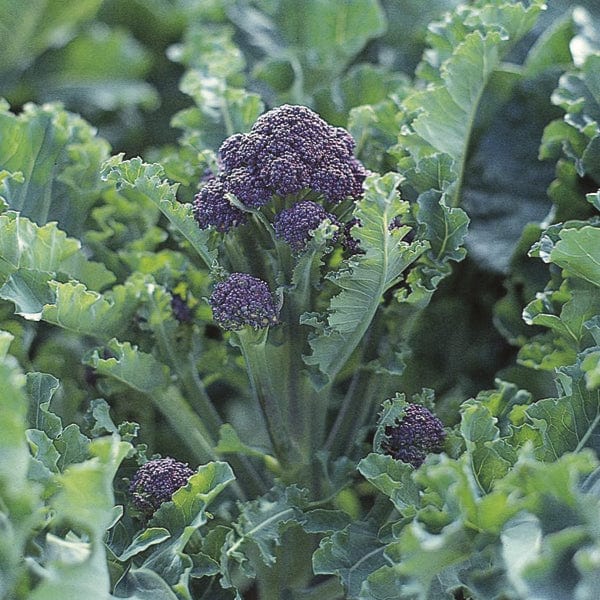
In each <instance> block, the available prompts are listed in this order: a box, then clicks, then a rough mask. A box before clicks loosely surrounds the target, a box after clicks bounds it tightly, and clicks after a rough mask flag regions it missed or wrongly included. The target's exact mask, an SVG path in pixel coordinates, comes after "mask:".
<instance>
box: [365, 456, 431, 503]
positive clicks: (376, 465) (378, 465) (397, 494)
mask: <svg viewBox="0 0 600 600" xmlns="http://www.w3.org/2000/svg"><path fill="white" fill-rule="evenodd" d="M357 468H358V470H359V472H360V473H361V475H362V476H363V477H365V478H366V479H367V480H368V481H369V482H370V483H372V484H373V485H374V486H375V487H376V488H377V489H378V490H379V491H381V492H382V493H383V494H385V495H386V496H389V498H390V500H391V501H392V502H393V503H394V506H395V507H396V509H397V510H398V511H399V512H400V513H401V514H410V512H412V511H414V510H415V509H416V507H418V506H419V503H420V499H419V490H418V487H417V485H416V484H415V482H414V481H413V479H412V473H413V471H414V468H413V467H412V466H410V465H409V464H407V463H404V462H402V461H400V460H395V459H394V458H392V457H391V456H387V455H385V454H375V453H371V454H369V455H368V456H367V457H365V458H363V459H362V460H361V461H360V462H359V463H358V467H357Z"/></svg>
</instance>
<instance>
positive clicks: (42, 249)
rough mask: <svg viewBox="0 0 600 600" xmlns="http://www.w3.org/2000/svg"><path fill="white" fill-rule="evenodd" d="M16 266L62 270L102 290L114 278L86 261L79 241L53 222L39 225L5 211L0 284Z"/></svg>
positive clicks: (1, 220) (0, 217)
mask: <svg viewBox="0 0 600 600" xmlns="http://www.w3.org/2000/svg"><path fill="white" fill-rule="evenodd" d="M19 269H29V270H31V271H41V272H44V273H55V274H58V273H62V274H65V275H67V276H69V277H72V278H74V279H77V280H79V281H81V282H82V283H84V284H85V285H87V286H88V287H89V288H91V289H102V288H103V287H105V286H106V285H108V284H110V283H112V282H113V281H114V279H115V278H114V275H113V274H112V273H111V272H110V271H108V269H106V267H105V266H104V265H102V264H100V263H94V262H90V261H87V260H86V259H85V256H84V254H83V253H82V252H81V243H80V242H79V241H78V240H75V239H73V238H68V237H67V236H66V234H65V233H64V232H63V231H61V230H60V229H58V227H57V226H56V223H48V224H46V225H43V226H42V227H39V226H38V225H36V224H35V223H33V222H32V221H30V220H29V219H27V218H25V217H21V216H20V215H18V214H17V213H14V212H6V213H4V214H2V215H0V283H2V284H4V283H6V281H7V279H8V278H9V276H10V275H11V274H13V273H14V272H16V271H17V270H19Z"/></svg>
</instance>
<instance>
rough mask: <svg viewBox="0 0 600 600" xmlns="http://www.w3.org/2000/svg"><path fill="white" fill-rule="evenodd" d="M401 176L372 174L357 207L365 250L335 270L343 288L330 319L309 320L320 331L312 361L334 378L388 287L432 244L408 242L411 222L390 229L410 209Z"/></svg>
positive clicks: (357, 230) (312, 341) (335, 279)
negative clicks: (401, 187)
mask: <svg viewBox="0 0 600 600" xmlns="http://www.w3.org/2000/svg"><path fill="white" fill-rule="evenodd" d="M399 182H400V177H399V176H398V175H396V174H394V173H389V174H387V175H385V176H383V177H380V178H377V177H374V176H373V177H370V178H368V179H367V183H366V184H365V186H366V187H365V195H364V197H363V199H362V200H360V201H359V202H358V205H357V207H356V209H355V211H354V216H355V217H356V218H357V219H359V220H360V223H361V226H360V227H354V228H353V234H352V235H354V236H355V237H356V238H357V239H358V240H359V243H360V245H361V247H362V248H363V250H364V251H365V254H362V255H357V256H356V257H354V258H353V259H351V260H350V261H349V262H348V265H347V266H346V268H343V269H342V270H341V271H339V272H337V273H336V274H334V275H331V277H330V278H331V280H332V281H333V282H334V283H335V284H336V285H337V286H338V287H339V288H341V290H342V291H341V292H340V293H339V294H337V295H336V296H334V297H333V298H332V300H331V302H330V306H329V312H328V314H327V317H326V322H325V323H318V321H317V322H316V321H315V318H314V316H312V317H309V316H306V317H305V318H304V319H303V322H305V323H307V324H311V325H313V326H315V327H316V328H317V329H318V330H320V331H319V335H313V336H312V337H311V338H310V340H309V342H310V345H311V348H312V354H311V355H310V356H308V357H306V359H305V360H306V362H307V364H310V365H318V367H319V369H320V370H321V371H322V372H323V373H324V374H325V375H326V376H327V377H328V378H329V379H330V380H333V379H334V378H335V375H336V374H337V373H338V372H339V370H340V368H341V367H342V366H343V365H344V363H345V362H346V361H347V360H348V358H349V357H350V355H351V354H352V352H353V351H354V349H355V348H356V346H357V345H358V343H359V342H360V340H361V339H362V337H363V335H364V333H365V331H366V330H367V328H368V327H369V325H370V323H371V321H372V319H373V317H374V316H375V313H376V311H377V308H378V307H379V304H380V302H381V298H382V296H383V293H384V292H385V291H386V290H387V289H389V288H390V287H392V286H393V285H395V284H396V283H398V282H399V281H400V280H401V279H402V275H403V272H404V271H405V269H406V268H407V267H408V266H409V265H410V264H411V263H412V262H414V261H415V260H416V259H417V258H418V256H419V255H420V254H422V253H423V252H424V251H425V249H426V247H427V246H426V244H424V243H422V242H413V243H412V244H408V243H406V242H404V241H402V238H403V237H404V236H405V235H406V234H407V233H408V231H409V229H408V227H400V228H397V229H392V230H391V231H390V223H391V222H392V220H393V219H394V218H395V217H396V216H402V214H404V213H406V211H407V210H408V206H407V203H406V202H402V201H401V200H400V199H399V197H398V193H397V191H396V188H397V186H398V184H399Z"/></svg>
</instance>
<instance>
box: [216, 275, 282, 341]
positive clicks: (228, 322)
mask: <svg viewBox="0 0 600 600" xmlns="http://www.w3.org/2000/svg"><path fill="white" fill-rule="evenodd" d="M209 303H210V305H211V307H212V310H213V318H214V320H215V321H216V323H217V324H218V325H220V326H221V327H222V328H223V329H227V330H229V331H237V330H239V329H242V328H243V327H244V326H245V325H249V326H250V327H253V328H254V329H262V328H264V327H269V326H270V325H276V324H277V323H278V319H277V307H276V305H275V301H274V299H273V294H271V290H269V286H268V285H267V283H266V282H265V281H263V280H262V279H258V278H257V277H252V275H248V274H247V273H232V274H231V275H230V276H229V277H228V278H227V279H226V280H225V281H222V282H220V283H217V285H215V289H214V291H213V293H212V295H211V297H210V299H209Z"/></svg>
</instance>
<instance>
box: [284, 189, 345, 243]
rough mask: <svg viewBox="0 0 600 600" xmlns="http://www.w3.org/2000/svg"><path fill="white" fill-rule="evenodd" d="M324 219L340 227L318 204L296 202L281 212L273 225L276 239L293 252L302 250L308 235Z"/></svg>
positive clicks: (309, 201)
mask: <svg viewBox="0 0 600 600" xmlns="http://www.w3.org/2000/svg"><path fill="white" fill-rule="evenodd" d="M325 219H329V220H330V221H331V222H332V223H333V224H334V225H337V226H338V227H340V226H341V225H340V222H339V221H338V220H337V219H336V217H335V216H334V215H332V214H330V213H328V212H327V211H326V210H325V209H324V208H323V207H322V206H321V205H320V204H317V203H316V202H312V201H311V200H302V201H301V202H296V204H294V205H293V206H292V207H291V208H287V209H285V210H282V211H281V212H280V213H278V214H277V216H276V217H275V221H274V223H273V225H274V227H275V233H276V235H277V237H279V238H281V239H282V240H284V241H285V242H286V243H287V244H289V246H290V247H291V248H292V250H294V252H300V251H302V250H304V248H305V247H306V244H307V243H308V241H309V239H310V234H311V232H312V231H314V230H315V229H316V228H317V227H318V226H319V225H320V224H321V223H322V222H323V221H325Z"/></svg>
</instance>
